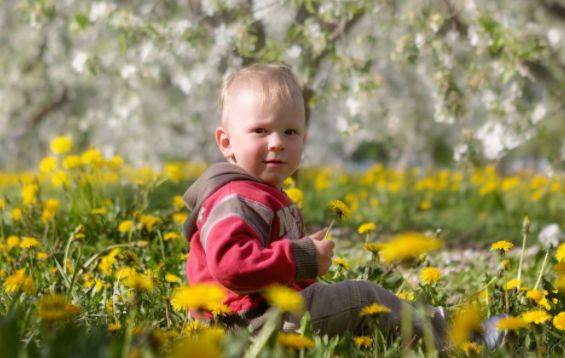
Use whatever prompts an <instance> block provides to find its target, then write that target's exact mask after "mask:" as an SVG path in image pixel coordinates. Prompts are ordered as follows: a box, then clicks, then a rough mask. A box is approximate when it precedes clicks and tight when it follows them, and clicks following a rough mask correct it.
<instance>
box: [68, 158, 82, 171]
mask: <svg viewBox="0 0 565 358" xmlns="http://www.w3.org/2000/svg"><path fill="white" fill-rule="evenodd" d="M81 165H82V161H81V159H80V157H79V156H78V155H68V156H66V157H65V158H63V168H65V169H74V168H78V167H80V166H81Z"/></svg>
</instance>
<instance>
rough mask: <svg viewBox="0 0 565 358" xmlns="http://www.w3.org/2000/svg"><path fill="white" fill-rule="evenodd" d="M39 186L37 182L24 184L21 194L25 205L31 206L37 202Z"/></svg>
mask: <svg viewBox="0 0 565 358" xmlns="http://www.w3.org/2000/svg"><path fill="white" fill-rule="evenodd" d="M38 191H39V188H38V187H37V185H35V184H26V185H24V186H23V188H22V191H21V194H22V201H23V203H24V205H27V206H31V205H34V204H35V203H37V192H38Z"/></svg>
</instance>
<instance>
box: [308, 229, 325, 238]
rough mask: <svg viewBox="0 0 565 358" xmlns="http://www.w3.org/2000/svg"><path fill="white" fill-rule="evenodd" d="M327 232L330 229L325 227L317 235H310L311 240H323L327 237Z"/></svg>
mask: <svg viewBox="0 0 565 358" xmlns="http://www.w3.org/2000/svg"><path fill="white" fill-rule="evenodd" d="M326 231H328V228H327V227H325V228H323V229H322V230H320V231H316V232H315V233H313V234H312V235H309V236H310V238H311V239H313V240H318V241H320V240H323V239H324V236H325V235H326Z"/></svg>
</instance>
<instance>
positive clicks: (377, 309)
mask: <svg viewBox="0 0 565 358" xmlns="http://www.w3.org/2000/svg"><path fill="white" fill-rule="evenodd" d="M388 312H390V309H389V308H388V307H386V306H383V305H379V304H378V303H373V304H372V305H369V306H365V307H363V308H362V309H361V312H359V316H375V315H378V314H381V313H388Z"/></svg>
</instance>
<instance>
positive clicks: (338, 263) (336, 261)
mask: <svg viewBox="0 0 565 358" xmlns="http://www.w3.org/2000/svg"><path fill="white" fill-rule="evenodd" d="M332 263H333V264H334V265H336V266H338V267H341V268H343V269H345V270H349V262H347V260H346V259H344V258H341V257H336V258H333V259H332Z"/></svg>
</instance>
